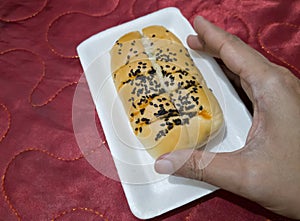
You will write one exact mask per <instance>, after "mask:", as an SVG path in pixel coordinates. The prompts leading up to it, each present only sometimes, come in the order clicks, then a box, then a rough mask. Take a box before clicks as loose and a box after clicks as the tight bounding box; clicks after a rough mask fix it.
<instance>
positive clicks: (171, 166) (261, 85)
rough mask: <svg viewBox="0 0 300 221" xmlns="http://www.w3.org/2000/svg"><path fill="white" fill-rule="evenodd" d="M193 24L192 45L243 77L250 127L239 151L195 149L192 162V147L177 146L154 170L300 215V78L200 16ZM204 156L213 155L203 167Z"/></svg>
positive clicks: (284, 213) (281, 212)
mask: <svg viewBox="0 0 300 221" xmlns="http://www.w3.org/2000/svg"><path fill="white" fill-rule="evenodd" d="M194 28H195V30H196V32H197V34H198V35H197V36H189V37H188V39H187V42H188V44H189V46H190V47H191V48H192V49H195V50H201V51H204V52H207V53H208V54H210V55H212V56H214V57H216V58H220V59H221V60H222V61H223V62H224V64H225V65H226V66H227V68H228V69H230V70H231V71H232V72H233V73H235V74H236V75H237V76H238V77H239V78H240V83H241V86H242V88H243V89H244V91H245V92H246V94H247V95H248V97H249V99H250V100H251V102H252V105H253V121H252V126H251V129H250V131H249V134H248V136H247V139H246V143H245V145H244V147H242V148H241V149H240V150H237V151H234V152H231V153H217V154H216V153H209V152H205V151H203V150H195V151H193V152H192V154H191V156H190V157H189V158H188V160H186V159H185V157H186V156H187V155H188V154H189V153H190V151H189V150H178V151H175V152H173V153H172V154H165V155H163V156H161V157H160V158H158V159H157V161H156V163H155V169H156V171H157V172H159V173H166V174H171V173H172V174H174V175H178V176H183V177H188V178H193V179H199V180H201V181H204V182H207V183H210V184H213V185H215V186H218V187H220V188H222V189H225V190H228V191H230V192H233V193H235V194H238V195H241V196H243V197H245V198H248V199H250V200H252V201H255V202H257V203H259V204H261V205H262V206H264V207H265V208H267V209H269V210H271V211H273V212H275V213H278V214H281V215H285V216H287V217H290V218H297V219H300V80H299V79H297V78H296V77H295V76H294V75H293V74H292V73H291V72H290V71H289V70H288V69H286V68H284V67H281V66H278V65H276V64H274V63H271V62H270V61H269V60H267V59H266V58H265V57H263V56H262V55H261V54H260V53H258V52H257V51H256V50H254V49H252V48H251V47H249V46H248V45H246V44H244V43H243V42H242V41H241V40H239V39H238V38H237V37H235V36H233V35H230V34H228V33H227V32H225V31H223V30H221V29H220V28H218V27H216V26H214V25H213V24H211V23H210V22H208V21H207V20H205V19H203V18H202V17H197V18H196V19H195V23H194ZM205 158H207V159H208V158H213V159H212V161H211V162H210V163H209V164H208V165H207V166H206V167H205V168H204V169H203V168H202V167H201V165H200V164H201V162H203V161H205V160H206V159H205ZM182 162H184V163H182Z"/></svg>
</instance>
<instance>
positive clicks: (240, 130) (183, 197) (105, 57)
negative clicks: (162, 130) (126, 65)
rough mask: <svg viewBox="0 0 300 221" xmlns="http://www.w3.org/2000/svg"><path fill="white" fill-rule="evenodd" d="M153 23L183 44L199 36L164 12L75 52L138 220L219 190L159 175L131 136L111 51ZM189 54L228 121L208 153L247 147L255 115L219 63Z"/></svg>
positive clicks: (171, 11) (93, 40) (109, 32)
mask: <svg viewBox="0 0 300 221" xmlns="http://www.w3.org/2000/svg"><path fill="white" fill-rule="evenodd" d="M149 25H163V26H165V27H166V28H167V29H169V30H170V31H172V32H173V33H174V34H175V35H177V36H178V37H179V38H180V39H181V41H182V43H183V44H185V46H186V43H185V42H186V38H187V36H188V35H189V34H195V32H194V30H193V28H192V26H191V25H190V23H189V22H188V21H187V20H186V19H185V18H184V17H183V16H182V14H181V13H180V11H179V10H178V9H176V8H166V9H162V10H160V11H157V12H155V13H152V14H149V15H147V16H144V17H141V18H138V19H135V20H133V21H130V22H128V23H125V24H122V25H119V26H116V27H113V28H111V29H108V30H105V31H103V32H101V33H98V34H96V35H94V36H92V37H90V38H88V39H87V40H85V41H84V42H82V43H81V44H80V45H79V46H78V48H77V51H78V54H79V58H80V62H81V64H82V66H83V69H84V71H85V75H86V78H87V82H88V85H89V89H90V92H91V94H92V98H93V101H94V103H95V106H96V109H97V112H98V115H99V118H100V120H101V124H102V127H103V130H104V134H105V136H106V140H107V142H108V145H109V147H110V151H111V154H112V156H113V159H114V163H115V165H116V168H117V171H118V175H119V177H120V180H121V181H122V186H123V189H124V192H125V195H126V198H127V201H128V204H129V206H130V209H131V211H132V213H133V214H134V215H135V216H136V217H138V218H140V219H148V218H152V217H155V216H158V215H160V214H163V213H165V212H167V211H170V210H172V209H175V208H177V207H180V206H182V205H184V204H187V203H189V202H191V201H193V200H195V199H198V198H200V197H202V196H204V195H206V194H209V193H211V192H212V191H214V190H216V189H217V188H216V187H214V186H211V185H208V184H206V183H203V182H199V181H194V180H190V179H185V178H179V177H174V176H167V175H159V174H157V173H156V172H155V171H154V167H153V165H154V159H153V158H152V157H150V156H149V155H148V153H147V151H145V150H144V149H143V147H142V145H141V144H140V143H139V141H138V140H137V138H136V137H135V136H134V134H133V133H132V130H131V127H130V124H129V122H128V119H127V115H126V114H125V111H124V110H123V107H122V104H121V102H120V100H119V99H118V96H117V92H116V90H115V88H114V84H113V80H112V78H111V71H110V55H109V50H110V49H111V47H112V46H113V44H114V43H115V41H116V40H117V39H118V38H119V37H121V36H122V35H124V34H125V33H128V32H130V31H136V30H141V29H142V28H144V27H146V26H149ZM186 47H187V46H186ZM189 51H190V54H191V56H192V58H193V60H194V61H195V64H196V65H197V67H198V68H199V69H200V71H201V72H202V74H203V76H204V78H205V79H206V82H207V84H208V86H209V87H210V88H211V89H212V90H213V92H214V94H215V96H216V97H217V99H218V101H219V103H220V105H221V107H222V110H223V113H224V117H225V122H226V126H225V133H223V134H222V135H221V136H222V137H221V139H219V140H221V141H220V142H217V143H216V142H215V143H214V144H213V145H214V146H213V147H211V148H210V150H212V151H216V152H227V151H233V150H237V149H239V148H240V147H242V146H243V145H244V142H245V140H246V136H247V133H248V131H249V128H250V126H251V116H250V115H249V113H248V111H247V109H246V108H245V106H244V104H243V103H242V102H241V100H240V99H239V97H238V95H237V94H236V92H235V90H234V89H233V87H232V86H231V84H230V83H229V81H228V80H227V78H226V77H225V75H224V73H223V72H222V70H221V69H220V67H219V66H218V65H217V63H216V62H215V60H214V59H212V58H211V57H209V56H207V55H205V54H199V53H196V52H195V51H191V50H189ZM99 160H100V159H99Z"/></svg>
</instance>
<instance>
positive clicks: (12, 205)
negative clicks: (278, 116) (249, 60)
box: [0, 0, 300, 221]
mask: <svg viewBox="0 0 300 221" xmlns="http://www.w3.org/2000/svg"><path fill="white" fill-rule="evenodd" d="M169 6H174V7H177V8H179V9H180V10H181V11H182V13H183V15H184V16H185V17H186V18H187V19H188V20H189V21H190V22H192V21H193V19H194V18H195V16H196V15H202V16H204V17H206V18H207V19H209V20H210V21H212V22H214V23H215V24H217V25H219V26H220V27H222V28H224V29H225V30H227V31H229V32H230V33H233V34H236V35H237V36H239V37H240V38H241V39H242V40H244V41H245V42H247V43H248V44H250V45H251V46H252V47H254V48H255V49H257V50H259V51H260V52H261V53H263V54H264V55H265V56H266V57H267V58H269V59H270V60H272V61H273V62H276V63H277V64H280V65H283V66H285V67H287V68H289V69H290V70H291V71H292V72H293V73H294V74H295V75H296V76H297V77H300V60H299V59H300V1H299V0H210V1H207V0H190V1H183V0H147V1H144V0H85V1H81V0H65V1H59V0H27V1H21V0H1V1H0V175H1V177H2V179H1V187H0V189H1V195H0V220H6V221H10V220H108V221H115V220H125V221H126V220H138V219H137V218H135V217H134V216H133V215H132V213H131V212H130V210H129V207H128V204H127V201H126V198H125V195H124V193H123V189H122V187H121V184H120V183H119V182H118V181H116V179H117V176H116V173H115V169H114V167H113V166H111V158H110V157H106V158H105V159H104V158H103V157H102V158H101V153H99V158H97V159H96V161H97V160H98V161H101V162H102V164H101V165H99V166H102V167H103V166H104V167H109V170H110V171H114V172H112V174H107V175H105V174H104V175H103V174H101V173H99V172H98V171H97V170H95V168H94V167H93V166H92V165H91V164H90V163H89V162H90V160H92V161H93V162H95V159H88V158H87V157H85V154H84V153H82V150H81V149H80V148H79V145H78V137H75V136H74V130H75V129H74V125H73V120H74V118H73V117H74V115H73V114H72V111H73V110H74V103H73V99H74V94H75V92H76V89H78V86H79V85H86V82H85V81H84V80H82V68H81V65H80V62H79V59H78V55H77V53H76V46H77V45H78V44H79V43H80V42H81V41H83V40H84V39H86V38H88V37H89V36H91V35H93V34H95V33H98V32H100V31H103V30H105V29H107V28H110V27H113V26H116V25H119V24H122V23H124V22H126V21H130V20H132V19H135V18H137V17H140V16H143V15H145V14H148V13H150V12H154V11H156V10H158V9H162V8H165V7H169ZM81 89H82V90H83V91H84V93H85V95H87V94H88V90H87V88H84V87H82V88H81ZM84 99H86V101H87V105H86V106H85V105H82V106H77V107H76V108H77V110H80V111H81V112H80V113H82V114H87V113H88V114H89V115H90V116H92V117H93V120H94V122H95V124H96V128H97V136H98V137H99V138H100V140H101V143H100V144H99V145H101V147H102V148H103V151H109V149H108V147H107V144H106V141H105V137H104V135H103V132H102V128H101V123H100V121H99V120H98V119H97V115H96V112H95V109H94V107H92V109H91V105H92V103H91V98H90V97H89V95H87V98H84ZM90 130H91V128H89V127H88V125H86V128H85V133H83V134H82V136H81V138H82V140H85V141H84V142H86V143H88V142H91V143H93V139H89V137H85V136H86V134H92V133H93V131H90ZM79 136H80V135H79ZM93 138H94V137H93ZM98 142H99V141H98ZM90 151H93V150H90ZM97 156H98V155H97ZM105 169H107V168H103V170H105ZM109 176H113V177H114V178H115V179H111V178H110V177H109ZM266 179H267V177H266ZM154 220H168V221H171V220H190V221H196V220H238V221H242V220H255V221H261V220H288V219H287V218H284V217H281V216H278V215H276V214H273V213H271V212H269V211H267V210H265V209H263V208H262V207H260V206H259V205H257V204H255V203H253V202H250V201H248V200H246V199H244V198H241V197H239V196H236V195H234V194H231V193H229V192H226V191H224V190H219V191H216V192H214V193H212V194H210V195H208V196H206V197H203V198H201V199H199V200H196V201H194V202H192V203H189V204H187V205H185V206H183V207H180V208H178V209H176V210H174V211H170V212H168V213H166V214H164V215H162V216H160V217H157V218H155V219H154Z"/></svg>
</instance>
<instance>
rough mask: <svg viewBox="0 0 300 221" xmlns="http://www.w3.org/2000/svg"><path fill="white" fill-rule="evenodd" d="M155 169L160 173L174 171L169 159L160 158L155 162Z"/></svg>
mask: <svg viewBox="0 0 300 221" xmlns="http://www.w3.org/2000/svg"><path fill="white" fill-rule="evenodd" d="M155 170H156V172H158V173H162V174H172V173H174V166H173V163H172V162H171V161H170V160H167V159H160V160H157V161H156V162H155Z"/></svg>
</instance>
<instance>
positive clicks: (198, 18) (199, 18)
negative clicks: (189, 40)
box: [195, 15, 203, 21]
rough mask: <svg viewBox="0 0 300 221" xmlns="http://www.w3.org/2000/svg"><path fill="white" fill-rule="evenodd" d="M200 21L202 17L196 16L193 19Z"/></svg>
mask: <svg viewBox="0 0 300 221" xmlns="http://www.w3.org/2000/svg"><path fill="white" fill-rule="evenodd" d="M201 20H203V17H202V16H200V15H197V16H196V18H195V21H201Z"/></svg>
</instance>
